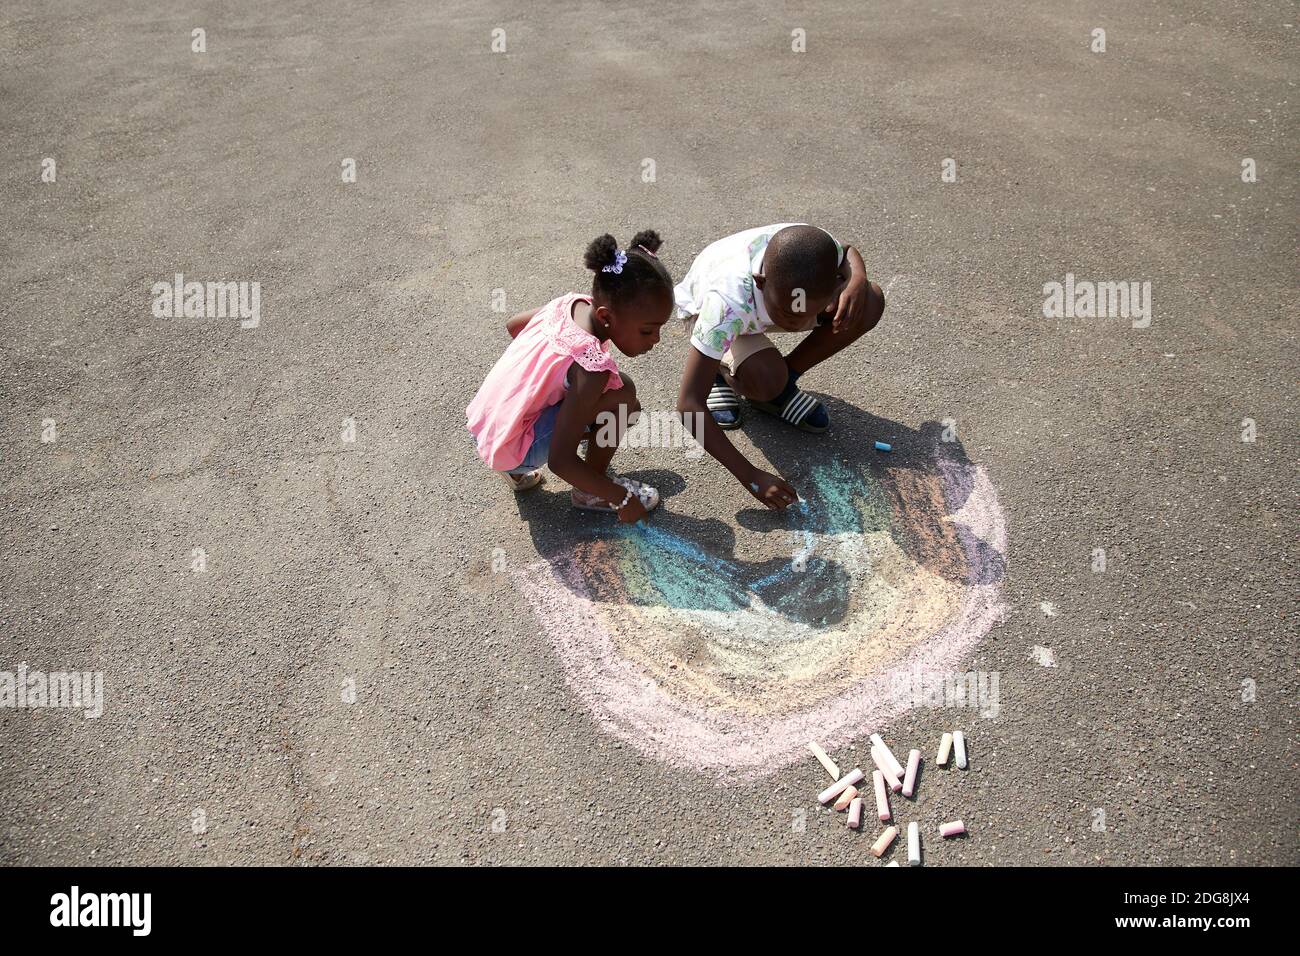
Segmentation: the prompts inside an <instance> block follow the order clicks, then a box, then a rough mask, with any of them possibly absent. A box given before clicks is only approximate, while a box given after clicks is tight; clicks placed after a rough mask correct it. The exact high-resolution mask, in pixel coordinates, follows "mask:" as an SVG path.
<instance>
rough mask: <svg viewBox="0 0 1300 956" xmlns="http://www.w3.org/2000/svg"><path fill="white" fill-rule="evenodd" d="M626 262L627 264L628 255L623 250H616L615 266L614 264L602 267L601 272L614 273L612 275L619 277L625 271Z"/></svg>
mask: <svg viewBox="0 0 1300 956" xmlns="http://www.w3.org/2000/svg"><path fill="white" fill-rule="evenodd" d="M625 262H627V253H626V252H624V251H623V250H622V249H615V250H614V264H613V265H608V266H601V267H600V271H601V272H612V273H614V274H615V275H618V274H619V273H620V272H622V271H623V264H624V263H625Z"/></svg>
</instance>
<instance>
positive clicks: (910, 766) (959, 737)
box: [808, 730, 967, 866]
mask: <svg viewBox="0 0 1300 956" xmlns="http://www.w3.org/2000/svg"><path fill="white" fill-rule="evenodd" d="M808 749H809V750H811V751H812V755H813V756H814V757H816V758H817V762H818V763H820V764H821V765H822V766H823V767H825V768H826V772H827V773H828V774H830V775H831V779H832V780H834V781H835V782H834V783H833V784H831V785H830V786H829V787H827V788H826V789H825V790H823V791H822V792H821V793H819V794H818V795H817V800H818V802H819V803H821V804H822V805H823V806H825V805H826V804H832V805H833V806H834V807H835V809H836V810H847V811H848V813H849V815H848V824H849V829H850V830H859V829H861V828H862V800H863V797H862V795H861V793H860V791H859V790H858V784H863V785H864V786H865V783H864V781H865V780H866V775H865V774H864V773H863V772H862V770H861V768H859V767H854V768H853V769H852V770H850V771H849V772H848V773H846V774H843V775H841V774H840V768H839V765H838V764H836V763H835V761H834V760H832V759H831V758H830V756H829V755H828V754H827V753H826V751H825V750H823V749H822V748H821V747H820V746H818V745H817V744H816V743H815V742H811V741H810V742H809V744H808ZM950 754H951V755H953V756H954V757H955V763H956V764H957V768H958V769H959V770H965V769H966V767H967V760H966V737H965V735H964V734H963V733H962V732H961V731H960V730H957V731H953V732H952V733H945V734H944V735H943V737H942V738H941V739H940V740H939V753H938V754H937V756H936V759H935V762H936V763H937V764H938V765H939V766H940V767H945V766H947V764H948V758H949V756H950ZM871 762H872V763H874V764H875V765H876V769H875V770H873V771H871V786H872V790H873V791H874V794H875V798H876V816H877V817H878V818H879V819H880V822H881V823H891V821H892V820H893V816H894V815H893V810H892V809H891V807H890V805H889V794H890V793H901V794H902V795H903V796H905V797H907V798H909V799H912V798H913V797H914V796H915V794H916V775H917V772H918V771H919V770H920V769H921V751H919V750H912V751H910V752H909V753H908V755H907V766H906V767H904V766H903V765H902V764H900V763H899V762H898V760H897V759H896V758H895V757H894V754H893V752H892V751H891V750H890V749H889V747H888V746H887V745H886V744H885V741H884V740H883V739H882V738H881V736H880V734H872V735H871ZM965 832H966V824H964V823H963V822H962V821H961V820H953V821H951V822H949V823H944V824H942V825H941V826H940V827H939V835H940V836H941V837H944V838H948V837H955V836H960V835H961V834H963V833H965ZM897 836H898V827H897V826H894V825H892V823H891V825H890V826H888V827H886V828H885V830H884V832H882V833H881V834H880V837H879V838H878V839H877V840H876V842H875V843H874V844H872V846H871V854H872V855H873V856H874V857H876V859H880V857H882V856H884V855H885V851H887V850H888V849H889V847H890V844H892V843H893V842H894V839H895V837H897ZM907 863H908V865H909V866H920V865H921V828H920V825H919V824H917V823H915V822H912V823H909V824H908V825H907ZM888 865H889V866H898V862H897V861H895V862H893V863H890V864H888Z"/></svg>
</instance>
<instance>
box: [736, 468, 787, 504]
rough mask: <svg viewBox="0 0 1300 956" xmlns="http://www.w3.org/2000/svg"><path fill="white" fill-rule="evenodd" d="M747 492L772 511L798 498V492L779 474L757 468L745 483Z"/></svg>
mask: <svg viewBox="0 0 1300 956" xmlns="http://www.w3.org/2000/svg"><path fill="white" fill-rule="evenodd" d="M746 484H747V485H748V487H749V493H750V494H752V495H753V496H754V497H755V498H757V499H758V500H759V501H761V502H762V503H763V504H764V505H766V506H767V507H768V508H770V509H772V510H773V511H780V510H782V509H783V508H785V507H787V506H788V505H791V504H793V503H794V502H796V501H798V500H799V493H798V492H797V491H795V490H794V488H793V487H792V486H791V485H790V483H789V482H787V481H786V480H785V479H784V478H782V477H781V476H780V475H771V474H768V473H767V472H766V471H759V470H758V469H757V468H755V469H754V471H753V472H752V473H751V474H750V476H749V481H748V482H747V483H746Z"/></svg>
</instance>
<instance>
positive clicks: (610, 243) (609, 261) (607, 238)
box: [582, 233, 618, 272]
mask: <svg viewBox="0 0 1300 956" xmlns="http://www.w3.org/2000/svg"><path fill="white" fill-rule="evenodd" d="M617 252H618V243H617V242H616V241H615V240H614V237H613V236H611V235H610V234H609V233H605V234H604V235H603V236H597V237H596V238H595V239H593V240H591V245H589V246H587V254H586V255H585V256H583V259H582V261H583V262H584V263H586V265H587V268H588V269H590V270H591V271H592V272H599V271H600V270H601V269H603V268H605V266H612V265H613V264H614V262H615V253H617Z"/></svg>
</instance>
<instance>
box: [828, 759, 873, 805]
mask: <svg viewBox="0 0 1300 956" xmlns="http://www.w3.org/2000/svg"><path fill="white" fill-rule="evenodd" d="M863 776H865V775H864V774H863V773H862V771H861V770H860V769H858V768H857V767H854V768H853V769H852V770H850V771H849V772H848V774H846V775H845V776H843V777H841V778H840V779H839V780H836V781H835V782H834V783H833V784H831V785H830V786H829V787H827V788H826V789H825V790H823V791H822V792H821V793H819V794H818V795H817V802H818V803H830V802H831V801H832V800H834V799H835V798H836V797H838V796H839V795H840V794H841V793H843V792H844V791H845V790H847V789H848V788H849V787H851V786H853V785H854V784H855V783H857V782H858V781H859V780H861V779H862V778H863Z"/></svg>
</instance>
